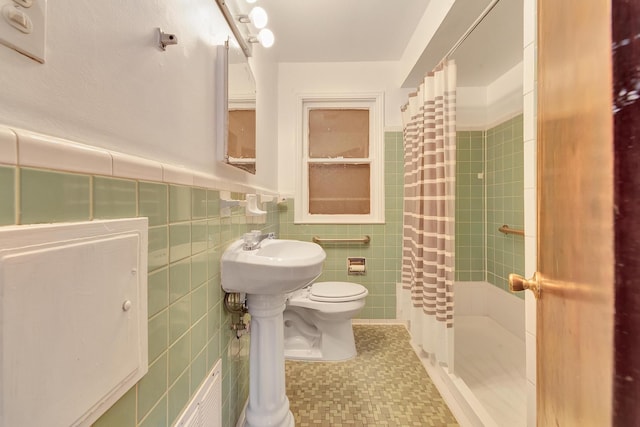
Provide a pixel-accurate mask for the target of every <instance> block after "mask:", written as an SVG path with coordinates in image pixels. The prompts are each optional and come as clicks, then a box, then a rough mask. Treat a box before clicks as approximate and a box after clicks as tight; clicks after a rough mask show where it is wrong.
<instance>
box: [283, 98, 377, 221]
mask: <svg viewBox="0 0 640 427" xmlns="http://www.w3.org/2000/svg"><path fill="white" fill-rule="evenodd" d="M297 104H298V105H297V110H296V111H298V112H299V113H298V115H297V116H298V117H297V123H296V127H297V129H296V136H297V139H298V141H297V143H296V148H297V150H296V151H297V153H296V160H297V161H296V198H295V208H294V210H295V213H294V223H295V224H384V222H385V216H384V213H385V212H384V202H385V198H384V93H382V92H375V93H345V94H299V95H298V99H297ZM314 108H316V109H317V108H322V109H368V110H369V157H368V158H366V159H364V158H347V159H337V158H336V159H331V158H327V159H325V158H322V159H312V160H311V161H310V158H309V110H311V109H314ZM314 162H315V163H335V164H369V171H370V172H369V173H370V175H369V191H370V194H369V196H370V212H369V213H368V214H310V213H309V166H308V165H309V163H314Z"/></svg>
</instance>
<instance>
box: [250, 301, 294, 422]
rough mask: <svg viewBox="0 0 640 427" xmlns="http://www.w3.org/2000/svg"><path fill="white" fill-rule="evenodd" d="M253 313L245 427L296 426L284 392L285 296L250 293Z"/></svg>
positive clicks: (251, 311)
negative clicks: (283, 313)
mask: <svg viewBox="0 0 640 427" xmlns="http://www.w3.org/2000/svg"><path fill="white" fill-rule="evenodd" d="M247 306H248V308H249V313H250V314H251V344H250V347H249V404H248V405H247V409H246V412H245V417H246V418H245V424H244V425H245V426H246V427H267V426H268V427H293V426H294V424H295V423H294V421H293V414H291V411H290V410H289V399H288V398H287V395H286V392H285V391H286V390H285V376H284V329H283V318H282V312H283V311H284V308H285V296H284V295H283V294H280V295H255V294H247Z"/></svg>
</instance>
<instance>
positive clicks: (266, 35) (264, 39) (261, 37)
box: [247, 28, 275, 47]
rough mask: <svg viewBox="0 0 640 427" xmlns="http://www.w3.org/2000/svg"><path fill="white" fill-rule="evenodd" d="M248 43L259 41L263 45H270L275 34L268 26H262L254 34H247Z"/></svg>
mask: <svg viewBox="0 0 640 427" xmlns="http://www.w3.org/2000/svg"><path fill="white" fill-rule="evenodd" d="M247 40H248V41H249V43H260V44H261V45H262V46H263V47H271V46H273V43H274V42H275V36H274V35H273V31H271V30H270V29H268V28H263V29H262V30H260V31H259V32H258V35H256V36H249V38H248V39H247Z"/></svg>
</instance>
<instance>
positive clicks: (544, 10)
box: [537, 0, 615, 427]
mask: <svg viewBox="0 0 640 427" xmlns="http://www.w3.org/2000/svg"><path fill="white" fill-rule="evenodd" d="M610 5H611V2H610V1H609V0H562V1H558V0H539V1H538V109H537V112H538V135H537V138H538V182H537V185H538V279H539V286H540V290H541V294H540V298H539V299H538V303H537V405H538V406H537V423H538V425H539V426H567V427H573V426H581V427H586V426H597V427H602V426H608V425H611V420H612V418H611V417H612V390H613V387H612V383H613V330H614V329H613V324H614V297H613V296H614V280H615V266H614V259H615V255H614V205H613V203H614V197H613V195H614V191H613V189H614V172H613V171H614V149H613V114H612V95H611V94H612V62H611V7H610Z"/></svg>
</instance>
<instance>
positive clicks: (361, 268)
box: [347, 257, 367, 276]
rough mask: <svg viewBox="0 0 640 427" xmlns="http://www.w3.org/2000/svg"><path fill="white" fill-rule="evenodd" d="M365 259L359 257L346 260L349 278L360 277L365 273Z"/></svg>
mask: <svg viewBox="0 0 640 427" xmlns="http://www.w3.org/2000/svg"><path fill="white" fill-rule="evenodd" d="M366 262H367V261H366V259H364V258H359V257H356V258H354V257H349V258H347V274H348V275H350V276H362V275H364V274H365V273H366V272H367V265H366Z"/></svg>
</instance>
